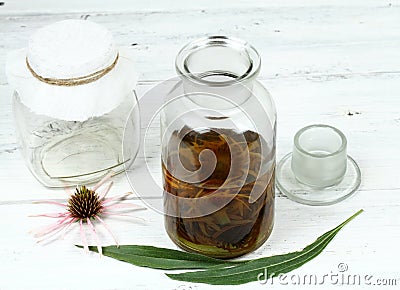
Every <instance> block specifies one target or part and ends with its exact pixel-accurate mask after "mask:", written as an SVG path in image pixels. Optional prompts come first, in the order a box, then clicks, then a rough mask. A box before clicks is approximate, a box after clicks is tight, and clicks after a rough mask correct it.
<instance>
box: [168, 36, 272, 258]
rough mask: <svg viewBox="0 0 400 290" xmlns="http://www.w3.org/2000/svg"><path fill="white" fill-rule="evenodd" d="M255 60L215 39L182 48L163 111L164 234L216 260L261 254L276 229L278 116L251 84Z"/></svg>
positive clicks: (234, 42) (238, 45) (251, 53)
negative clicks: (175, 78)
mask: <svg viewBox="0 0 400 290" xmlns="http://www.w3.org/2000/svg"><path fill="white" fill-rule="evenodd" d="M260 64H261V61H260V56H259V54H258V53H257V51H256V50H255V49H254V47H252V46H251V45H249V44H248V43H247V42H244V41H242V40H238V39H233V38H229V37H221V36H213V37H208V38H204V39H199V40H196V41H194V42H191V43H189V44H187V45H186V46H184V47H183V48H182V50H181V51H180V52H179V53H178V55H177V57H176V70H177V72H178V74H179V77H180V78H179V81H178V83H177V85H176V86H175V88H174V90H172V91H171V92H170V93H169V94H168V96H167V98H166V100H165V103H164V107H163V108H162V111H161V133H162V175H163V186H164V213H165V228H166V231H167V233H168V235H169V237H170V238H171V239H172V241H173V242H174V243H176V244H177V245H178V246H180V247H181V248H183V249H186V250H189V251H194V252H198V253H202V254H205V255H208V256H212V257H217V258H232V257H237V256H240V255H243V254H246V253H248V252H251V251H253V250H255V249H256V248H258V247H260V246H261V245H262V244H263V243H264V242H265V241H266V240H267V238H268V237H269V235H270V234H271V231H272V228H273V223H274V192H275V135H276V111H275V106H274V103H273V100H272V98H271V96H270V95H269V93H268V91H267V90H266V89H265V88H264V87H263V86H262V85H261V83H260V82H258V81H257V80H256V77H257V75H258V73H259V71H260Z"/></svg>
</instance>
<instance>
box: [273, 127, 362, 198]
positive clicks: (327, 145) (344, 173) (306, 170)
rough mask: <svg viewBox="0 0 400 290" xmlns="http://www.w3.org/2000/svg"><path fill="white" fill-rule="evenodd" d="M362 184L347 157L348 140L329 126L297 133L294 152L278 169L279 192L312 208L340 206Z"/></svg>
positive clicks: (359, 173) (286, 157)
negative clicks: (336, 204)
mask: <svg viewBox="0 0 400 290" xmlns="http://www.w3.org/2000/svg"><path fill="white" fill-rule="evenodd" d="M360 182H361V172H360V169H359V167H358V165H357V163H356V162H355V161H354V160H353V159H352V158H351V157H350V156H348V155H347V140H346V137H345V136H344V134H343V133H342V132H341V131H340V130H338V129H336V128H334V127H332V126H328V125H311V126H307V127H304V128H303V129H301V130H300V131H298V132H297V133H296V135H295V137H294V145H293V152H292V153H289V154H287V155H286V156H285V157H283V158H282V160H281V161H280V162H279V164H278V167H277V186H278V188H279V190H280V191H281V192H282V193H283V194H285V195H286V196H287V197H288V198H290V199H292V200H294V201H297V202H300V203H304V204H309V205H328V204H333V203H336V202H339V201H341V200H343V199H345V198H347V197H348V196H350V195H351V194H352V193H354V192H355V191H356V190H357V188H358V187H359V186H360Z"/></svg>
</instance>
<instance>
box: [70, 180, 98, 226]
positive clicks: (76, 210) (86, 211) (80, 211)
mask: <svg viewBox="0 0 400 290" xmlns="http://www.w3.org/2000/svg"><path fill="white" fill-rule="evenodd" d="M101 209H102V205H101V202H100V197H99V195H98V194H97V193H96V192H95V191H93V190H90V189H88V188H86V186H81V187H80V188H76V191H75V193H74V194H73V195H72V196H71V197H70V199H69V200H68V211H69V212H70V214H71V216H72V217H74V218H78V219H82V220H84V221H86V219H87V218H89V219H91V218H93V217H95V216H96V215H97V214H98V213H100V211H101Z"/></svg>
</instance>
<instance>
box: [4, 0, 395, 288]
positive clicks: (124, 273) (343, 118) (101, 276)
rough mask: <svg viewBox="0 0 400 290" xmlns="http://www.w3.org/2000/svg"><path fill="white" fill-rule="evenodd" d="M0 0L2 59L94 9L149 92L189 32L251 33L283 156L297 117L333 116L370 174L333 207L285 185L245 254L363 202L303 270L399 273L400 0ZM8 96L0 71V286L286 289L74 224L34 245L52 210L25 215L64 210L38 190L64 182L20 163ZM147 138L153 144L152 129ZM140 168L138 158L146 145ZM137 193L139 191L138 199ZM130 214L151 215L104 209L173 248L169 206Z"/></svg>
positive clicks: (122, 228)
mask: <svg viewBox="0 0 400 290" xmlns="http://www.w3.org/2000/svg"><path fill="white" fill-rule="evenodd" d="M3 1H4V2H5V5H4V6H0V68H2V67H4V62H5V55H6V53H7V51H9V50H10V49H15V48H19V47H23V46H25V45H26V43H27V40H28V37H29V35H30V34H31V33H32V32H33V31H34V30H35V29H37V28H39V27H41V26H43V25H45V24H48V23H51V22H53V21H57V20H62V19H68V18H81V17H83V18H88V19H91V20H93V21H96V22H99V23H101V24H103V25H105V26H106V27H108V28H109V29H110V30H111V31H112V32H113V33H114V35H115V38H116V40H117V42H118V43H119V44H120V45H124V46H130V47H131V49H132V50H133V51H134V52H135V54H136V56H137V59H136V62H137V67H138V70H139V71H140V85H139V87H138V94H139V96H144V97H145V92H146V91H147V90H148V89H150V88H151V87H152V86H153V85H155V84H156V83H157V81H160V80H164V79H166V78H169V77H171V76H174V75H175V72H174V68H173V61H174V57H175V55H176V53H177V51H178V50H179V48H180V47H181V46H182V45H183V44H185V43H186V42H188V41H190V40H192V39H195V38H198V37H201V36H204V35H210V34H228V35H232V36H236V37H240V38H243V39H246V40H248V41H249V42H251V43H252V44H254V45H255V46H256V48H257V49H258V50H259V51H260V53H261V54H262V59H263V68H262V72H261V76H260V78H261V79H262V82H263V83H264V84H265V86H266V87H267V88H268V89H269V90H270V92H271V93H272V95H273V96H274V99H275V102H276V105H277V110H278V141H277V145H278V158H280V157H282V156H283V155H284V154H285V153H286V152H288V151H289V150H291V146H292V138H293V136H294V133H295V132H296V131H297V130H298V129H300V128H301V127H303V126H305V125H308V124H312V123H327V124H331V125H334V126H337V127H338V128H340V129H341V130H342V131H344V133H345V134H346V136H347V137H348V141H349V142H348V143H349V154H350V155H352V156H353V157H354V158H355V159H356V160H357V161H358V162H359V164H360V167H361V170H362V174H363V181H362V186H361V188H360V190H359V191H358V192H357V194H356V195H355V196H353V197H351V198H350V199H348V200H346V201H343V202H341V203H339V204H336V205H333V206H329V207H309V206H304V205H299V204H296V203H294V202H292V201H290V200H288V199H287V198H285V197H284V196H282V195H281V194H280V193H277V202H276V204H277V211H276V223H275V228H274V231H273V234H272V236H271V238H270V239H269V240H268V241H267V242H266V243H265V245H263V247H261V248H260V249H259V250H257V251H256V252H255V253H252V254H250V255H249V256H248V258H253V257H259V256H265V255H269V254H277V253H284V252H288V251H293V250H298V249H300V248H301V247H303V246H304V245H306V244H307V243H309V242H311V241H313V240H314V239H315V238H316V237H317V236H318V235H320V234H321V233H323V232H325V231H326V230H328V229H330V228H331V227H333V226H335V225H336V224H337V223H339V222H341V221H342V220H343V219H344V218H346V217H347V216H349V215H351V214H352V213H354V212H355V211H356V210H358V209H359V208H364V209H365V212H364V213H363V214H362V215H361V216H360V217H358V218H357V219H356V220H354V221H353V222H352V223H351V224H349V225H348V226H347V227H346V228H345V229H343V231H342V232H340V233H339V235H338V236H337V238H335V240H334V241H333V242H332V244H330V245H329V246H328V248H327V249H326V251H325V252H324V253H323V254H322V255H321V256H319V257H318V258H317V259H315V260H314V261H312V262H310V263H309V264H306V265H305V266H303V267H302V268H301V269H299V270H297V271H295V273H304V274H312V273H321V274H323V273H330V271H335V270H336V269H337V268H336V267H337V265H338V264H339V263H341V262H343V263H347V264H348V265H349V268H350V269H351V270H352V273H359V274H372V275H375V277H386V278H390V277H394V278H400V272H399V270H398V265H399V263H398V261H397V260H396V257H398V253H399V251H398V244H399V242H400V231H399V228H400V215H399V214H398V212H399V210H400V197H399V196H400V180H399V173H398V169H399V167H400V155H399V154H398V152H399V148H400V109H399V108H400V98H399V96H400V21H399V19H400V6H399V1H373V0H365V1H361V0H357V1H344V0H343V1H342V0H340V1H322V0H316V1H289V0H285V1H279V2H277V1H260V0H251V1H235V2H232V1H219V2H217V1H208V0H207V1H204V2H195V3H193V2H189V1H181V0H179V1H147V2H143V1H141V2H139V1H135V2H133V1H132V2H131V1H127V0H115V1H94V0H90V1H78V0H71V1H57V2H56V1H49V0H38V1H29V2H28V1H22V0H10V1H7V0H3ZM132 44H135V45H133V46H132ZM11 94H12V90H11V88H10V87H9V86H8V85H7V82H6V78H5V75H4V70H3V69H0V116H1V118H0V184H1V193H0V229H2V234H1V235H0V245H1V247H0V273H1V274H0V289H21V288H25V289H83V288H85V289H113V288H116V289H181V290H183V289H250V288H251V289H265V288H267V287H269V288H271V289H291V288H290V286H282V285H279V284H276V285H273V286H271V285H268V286H265V285H264V286H263V285H259V284H258V283H251V284H248V285H245V286H241V287H210V286H205V285H194V284H188V283H178V282H174V281H172V280H170V279H168V278H167V277H166V276H164V275H163V271H155V270H150V269H144V268H138V267H134V266H131V265H128V264H124V263H121V262H117V261H114V260H111V259H108V258H103V259H101V260H99V259H98V257H97V256H94V255H91V256H89V257H88V256H84V255H82V253H81V251H80V250H78V249H76V248H75V247H74V246H73V244H74V243H77V242H79V235H78V233H77V232H76V229H75V230H72V231H71V232H70V233H69V235H68V236H67V237H66V239H65V240H62V241H55V242H53V243H50V244H48V245H45V246H40V245H36V244H35V241H34V239H33V238H32V236H31V235H29V234H28V231H29V230H30V229H33V228H36V227H38V226H41V225H45V224H47V223H48V222H49V220H46V219H37V218H29V217H28V215H29V214H33V213H41V212H48V211H52V210H56V208H53V207H51V206H44V205H36V204H32V201H33V200H38V199H39V200H40V199H50V198H51V199H57V200H63V199H64V198H65V193H64V192H63V191H62V190H50V189H46V188H44V187H42V186H41V185H40V184H39V183H38V182H36V180H35V179H34V178H33V177H32V176H31V175H30V173H29V171H28V170H27V169H26V167H25V166H24V163H23V160H22V159H21V157H20V155H19V152H18V148H17V147H18V145H17V142H16V140H15V134H14V129H13V120H12V110H11ZM160 102H161V96H160V99H146V100H145V102H144V103H143V105H144V106H143V107H142V114H143V115H144V116H147V117H148V114H149V112H150V111H151V110H150V109H151V106H156V105H157V104H159V103H160ZM349 112H350V113H353V115H351V116H350V115H348V113H349ZM356 112H357V113H358V114H356ZM152 138H153V139H152V142H154V143H153V144H157V142H158V137H157V136H153V137H152ZM155 157H156V158H157V156H155ZM153 169H154V170H155V171H156V170H157V169H158V168H153ZM134 170H143V157H139V158H138V160H137V162H136V163H135V166H134ZM128 190H130V187H129V184H128V182H127V181H126V178H125V176H124V175H120V176H118V177H117V178H115V187H114V188H113V191H112V192H111V195H114V194H118V193H121V192H123V191H128ZM154 196H159V193H155V194H154ZM135 202H137V203H140V202H141V201H139V200H137V198H136V201H135ZM136 215H138V216H140V217H144V218H145V219H146V222H145V223H138V222H136V221H133V220H132V221H123V220H116V219H112V220H109V222H110V225H111V227H112V228H113V229H114V231H115V233H116V235H117V237H118V239H119V240H120V242H121V243H136V244H151V245H155V246H163V247H170V248H174V245H173V244H172V242H171V241H170V240H169V239H168V237H167V236H166V234H165V232H164V229H163V219H162V216H160V215H159V214H157V213H155V212H153V211H152V210H147V211H144V212H137V213H136ZM99 231H100V234H101V235H102V237H103V238H104V241H105V243H112V241H111V240H110V238H109V237H107V236H106V235H105V233H104V232H102V231H101V227H99ZM21 277H23V279H22V278H21ZM398 283H399V284H398V285H400V280H399V282H398ZM189 287H192V288H189ZM328 288H329V286H325V287H321V289H328ZM369 288H370V289H373V287H369ZM296 289H308V287H306V286H303V287H301V286H297V287H296ZM349 289H351V288H349ZM360 289H361V287H360ZM377 289H385V287H379V288H377ZM387 289H394V287H388V288H387Z"/></svg>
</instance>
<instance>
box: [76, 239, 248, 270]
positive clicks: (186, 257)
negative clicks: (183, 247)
mask: <svg viewBox="0 0 400 290" xmlns="http://www.w3.org/2000/svg"><path fill="white" fill-rule="evenodd" d="M78 247H80V248H81V247H82V246H78ZM89 250H90V251H93V252H97V247H94V246H90V247H89ZM103 255H105V256H108V257H111V258H114V259H117V260H120V261H124V262H127V263H130V264H133V265H136V266H140V267H149V268H155V269H163V270H177V269H207V268H215V267H217V268H218V266H221V267H228V266H230V265H236V264H237V263H242V262H232V261H224V260H218V259H214V258H210V257H207V256H204V255H200V254H196V253H188V252H182V251H178V250H172V249H167V248H157V247H152V246H144V245H121V246H119V248H117V247H116V246H108V247H103Z"/></svg>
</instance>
